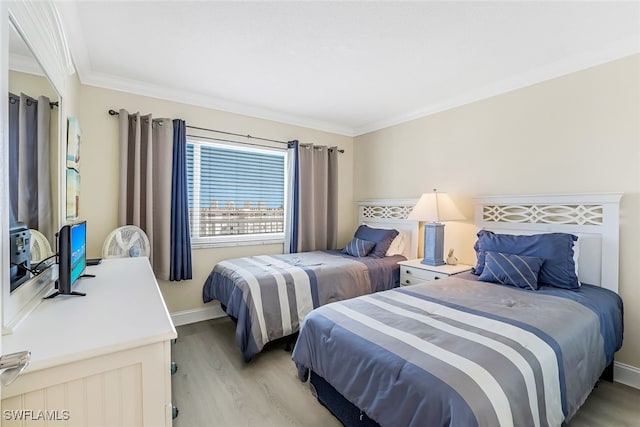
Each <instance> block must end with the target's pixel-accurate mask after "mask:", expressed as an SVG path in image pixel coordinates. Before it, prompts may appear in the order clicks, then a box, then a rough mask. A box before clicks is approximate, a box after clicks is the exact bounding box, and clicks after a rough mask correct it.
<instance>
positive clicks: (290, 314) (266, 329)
mask: <svg viewBox="0 0 640 427" xmlns="http://www.w3.org/2000/svg"><path fill="white" fill-rule="evenodd" d="M414 204H415V200H404V199H403V200H367V201H362V202H359V203H358V208H359V224H360V225H359V227H358V230H357V231H356V233H355V235H354V239H353V240H352V241H351V242H349V245H347V248H348V249H350V248H353V250H349V252H350V253H351V254H354V255H361V256H352V255H350V254H345V253H342V252H341V251H314V252H305V253H295V254H283V255H263V256H253V257H243V258H235V259H230V260H225V261H222V262H219V263H218V264H216V265H215V266H214V268H213V270H212V272H211V274H210V275H209V276H208V277H207V279H206V281H205V283H204V285H203V290H202V295H203V301H204V302H205V303H207V302H209V301H213V300H217V301H220V304H221V306H222V308H223V310H225V312H226V313H227V315H228V316H230V317H231V318H232V319H233V320H234V321H235V322H236V335H235V339H236V344H237V346H238V347H239V348H240V351H241V352H242V355H243V358H244V360H245V361H246V362H248V361H250V360H251V359H252V358H253V357H254V356H255V355H256V354H257V353H259V352H260V351H261V350H262V349H263V347H264V346H265V345H266V344H267V343H268V342H271V341H274V340H277V339H280V338H283V337H288V336H292V335H294V334H296V333H297V332H298V330H299V326H300V324H301V323H302V321H303V320H304V318H305V317H306V315H307V314H308V313H309V312H310V311H311V310H313V309H314V308H317V307H319V306H321V305H324V304H327V303H330V302H334V301H341V300H344V299H349V298H353V297H357V296H360V295H365V294H369V293H372V292H378V291H384V290H387V289H391V288H394V287H397V286H398V284H399V276H400V270H399V266H398V261H402V260H406V259H407V258H414V257H415V256H416V254H417V245H418V223H417V222H416V221H410V220H406V219H405V218H406V215H407V214H408V212H409V211H410V210H411V209H412V207H413V206H414ZM381 230H382V234H385V233H384V231H386V230H397V232H398V235H397V236H395V235H394V237H393V241H392V242H391V241H387V243H390V247H389V248H388V249H387V248H386V247H385V248H384V250H381V249H380V247H379V246H378V245H373V246H371V247H369V248H368V249H369V251H371V253H370V254H369V256H362V255H367V254H366V253H360V250H361V249H362V248H361V247H360V246H359V244H360V243H362V242H371V241H372V240H376V239H378V240H380V239H382V240H384V239H385V238H386V236H384V235H380V231H381ZM359 233H365V234H363V235H361V234H359ZM372 233H373V234H372ZM362 236H364V237H366V239H365V238H363V239H360V240H358V239H357V237H362ZM396 237H397V238H396ZM356 240H357V242H355V241H356ZM352 244H354V245H355V246H351V245H352ZM354 251H355V252H354ZM376 252H377V253H376ZM387 255H388V256H387Z"/></svg>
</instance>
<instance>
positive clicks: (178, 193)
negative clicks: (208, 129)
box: [169, 119, 192, 280]
mask: <svg viewBox="0 0 640 427" xmlns="http://www.w3.org/2000/svg"><path fill="white" fill-rule="evenodd" d="M170 256H171V263H170V269H169V280H188V279H191V278H192V269H191V237H190V235H189V200H188V193H187V129H186V124H185V122H184V120H179V119H176V120H174V121H173V174H172V178H171V255H170Z"/></svg>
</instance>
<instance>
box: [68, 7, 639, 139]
mask: <svg viewBox="0 0 640 427" xmlns="http://www.w3.org/2000/svg"><path fill="white" fill-rule="evenodd" d="M57 7H58V9H59V11H60V13H61V16H62V19H63V24H64V28H65V32H66V33H67V37H68V38H69V44H70V48H71V53H72V56H73V58H74V62H75V63H76V67H77V69H78V74H79V76H80V79H81V81H82V82H83V83H84V84H89V85H95V86H101V87H106V88H111V89H116V90H124V91H127V92H132V93H138V94H143V95H148V96H154V97H159V98H164V99H171V100H175V101H179V102H185V103H189V104H194V105H202V106H206V107H210V108H215V109H219V110H224V111H231V112H236V113H241V114H246V115H251V116H255V117H261V118H266V119H271V120H277V121H282V122H286V123H291V124H296V125H301V126H306V127H311V128H315V129H321V130H326V131H331V132H336V133H340V134H345V135H349V136H355V135H360V134H362V133H366V132H369V131H372V130H376V129H380V128H383V127H386V126H389V125H393V124H397V123H401V122H403V121H406V120H410V119H413V118H417V117H420V116H424V115H426V114H429V113H433V112H437V111H442V110H444V109H447V108H451V107H454V106H457V105H461V104H464V103H468V102H471V101H474V100H478V99H482V98H485V97H488V96H493V95H496V94H498V93H502V92H505V91H508V90H513V89H516V88H518V87H523V86H527V85H530V84H534V83H537V82H539V81H543V80H546V79H549V78H553V77H557V76H560V75H563V74H567V73H570V72H574V71H577V70H580V69H584V68H587V67H590V66H593V65H596V64H600V63H603V62H607V61H610V60H613V59H617V58H620V57H623V56H627V55H630V54H633V53H638V52H640V2H637V1H632V2H611V1H606V2H578V1H574V2H478V1H475V2H399V1H395V2H264V1H263V2H239V1H234V2H186V1H160V2H147V1H145V2H141V1H137V2H136V1H119V2H113V1H111V2H106V1H103V2H60V3H57ZM107 107H112V106H105V108H107ZM122 107H126V106H125V105H123V106H122Z"/></svg>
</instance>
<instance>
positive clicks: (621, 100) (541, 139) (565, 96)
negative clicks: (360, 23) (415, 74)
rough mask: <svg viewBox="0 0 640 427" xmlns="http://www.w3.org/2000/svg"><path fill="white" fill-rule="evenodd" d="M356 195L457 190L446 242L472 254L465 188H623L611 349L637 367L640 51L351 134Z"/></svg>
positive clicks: (470, 258) (464, 255)
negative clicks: (615, 339)
mask: <svg viewBox="0 0 640 427" xmlns="http://www.w3.org/2000/svg"><path fill="white" fill-rule="evenodd" d="M354 144H355V156H354V158H355V162H354V196H355V198H356V199H360V198H369V197H418V196H419V195H420V194H421V193H423V192H425V191H430V190H431V189H432V188H437V189H438V190H439V191H446V192H449V193H451V194H452V195H454V196H455V199H456V200H457V202H458V204H459V205H460V206H461V207H462V208H463V210H464V212H465V213H466V214H467V217H468V218H469V221H467V223H462V224H455V223H450V224H448V225H447V227H446V233H445V236H446V237H445V239H446V241H445V248H450V247H451V248H455V250H456V253H458V254H459V255H458V258H459V259H460V261H461V262H464V263H467V264H471V263H474V262H475V254H474V252H473V249H472V245H473V242H474V240H475V235H474V232H475V228H474V227H473V225H472V221H473V209H472V205H471V199H470V198H471V197H472V196H476V195H483V194H533V193H542V194H545V193H563V192H565V193H572V192H578V193H586V192H623V193H624V196H623V198H622V202H621V218H620V219H621V229H620V295H621V296H622V298H623V299H624V303H625V341H624V346H623V349H622V350H621V351H620V352H619V353H618V355H617V357H616V359H617V360H618V361H620V362H622V363H627V364H629V365H632V366H636V367H640V286H639V285H638V272H637V264H638V261H637V260H638V259H639V258H640V55H635V56H632V57H628V58H624V59H621V60H618V61H615V62H611V63H608V64H604V65H601V66H597V67H594V68H591V69H587V70H584V71H580V72H577V73H573V74H570V75H567V76H564V77H561V78H557V79H553V80H549V81H546V82H543V83H539V84H536V85H533V86H530V87H527V88H524V89H520V90H517V91H513V92H510V93H507V94H503V95H499V96H496V97H493V98H490V99H486V100H483V101H479V102H475V103H472V104H468V105H464V106H461V107H459V108H455V109H452V110H448V111H445V112H442V113H438V114H433V115H431V116H428V117H424V118H421V119H417V120H414V121H411V122H408V123H404V124H400V125H397V126H393V127H390V128H386V129H383V130H380V131H377V132H372V133H369V134H366V135H363V136H360V137H357V138H355V142H354Z"/></svg>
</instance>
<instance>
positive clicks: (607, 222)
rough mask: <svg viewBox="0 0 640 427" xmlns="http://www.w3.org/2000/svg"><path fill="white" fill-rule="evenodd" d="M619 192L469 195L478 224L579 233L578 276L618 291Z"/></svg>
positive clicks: (525, 231) (514, 230)
mask: <svg viewBox="0 0 640 427" xmlns="http://www.w3.org/2000/svg"><path fill="white" fill-rule="evenodd" d="M621 197H622V194H621V193H606V194H554V195H532V196H485V197H477V198H474V204H475V222H476V225H477V226H478V227H479V228H482V229H486V230H491V231H494V232H500V233H510V234H535V233H550V232H561V233H572V234H575V235H577V236H579V242H580V243H579V250H580V254H579V262H578V265H579V269H578V277H579V279H580V281H582V282H584V283H589V284H594V285H599V286H602V287H604V288H607V289H610V290H612V291H615V292H618V257H619V221H620V220H619V211H620V198H621Z"/></svg>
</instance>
